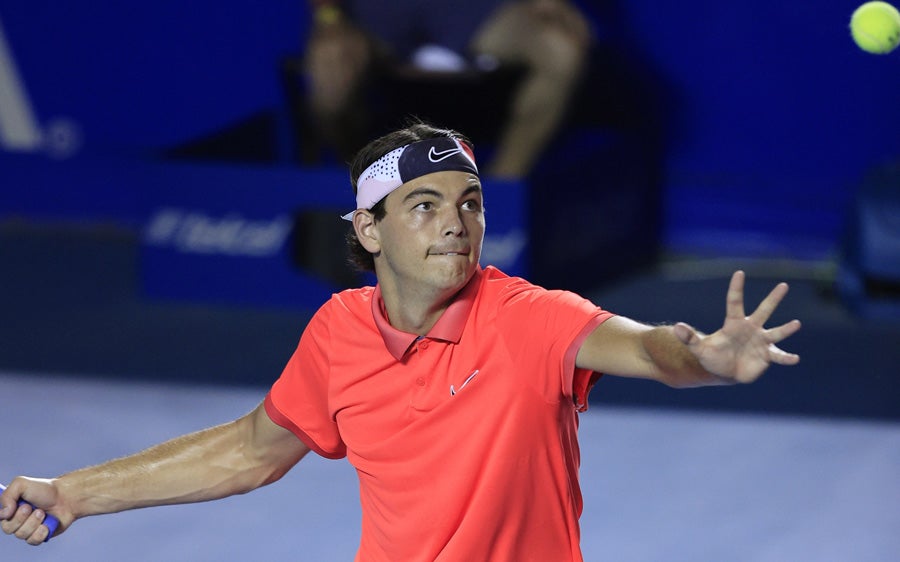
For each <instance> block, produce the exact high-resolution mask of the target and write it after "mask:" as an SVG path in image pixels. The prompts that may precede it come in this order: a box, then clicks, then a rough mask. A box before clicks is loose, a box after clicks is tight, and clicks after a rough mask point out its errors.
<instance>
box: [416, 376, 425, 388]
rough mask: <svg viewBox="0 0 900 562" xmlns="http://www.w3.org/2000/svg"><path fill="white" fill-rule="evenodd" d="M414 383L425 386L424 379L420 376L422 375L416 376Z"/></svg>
mask: <svg viewBox="0 0 900 562" xmlns="http://www.w3.org/2000/svg"><path fill="white" fill-rule="evenodd" d="M416 384H417V385H419V386H425V379H424V378H422V377H419V378H417V379H416Z"/></svg>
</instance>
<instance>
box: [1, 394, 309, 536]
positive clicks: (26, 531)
mask: <svg viewBox="0 0 900 562" xmlns="http://www.w3.org/2000/svg"><path fill="white" fill-rule="evenodd" d="M307 452H309V448H308V447H306V445H304V444H303V442H302V441H300V440H299V439H297V437H296V436H295V435H294V434H293V433H291V432H290V431H288V430H286V429H284V428H282V427H280V426H278V425H276V424H275V423H274V422H272V420H271V419H269V416H268V415H267V414H266V412H265V408H264V407H263V405H262V404H260V405H259V406H258V407H257V408H256V409H255V410H253V411H252V412H250V413H249V414H247V415H246V416H243V417H241V418H239V419H237V420H235V421H232V422H229V423H226V424H223V425H219V426H216V427H212V428H209V429H205V430H203V431H199V432H197V433H192V434H189V435H185V436H182V437H178V438H175V439H173V440H171V441H167V442H165V443H162V444H160V445H156V446H154V447H151V448H149V449H146V450H144V451H142V452H140V453H137V454H134V455H131V456H128V457H123V458H120V459H115V460H111V461H108V462H105V463H103V464H100V465H97V466H93V467H89V468H83V469H81V470H77V471H75V472H71V473H68V474H65V475H63V476H60V477H59V478H55V479H33V478H24V477H19V478H16V479H15V480H13V481H12V482H10V485H9V487H8V488H7V490H6V492H4V493H3V495H2V496H0V527H2V529H3V531H4V532H5V533H7V534H15V535H16V537H18V538H20V539H23V540H26V541H27V542H28V543H29V544H33V545H38V544H41V542H43V540H44V539H45V538H46V536H47V527H45V526H43V525H41V522H42V521H43V519H44V514H45V513H52V514H53V515H55V516H56V517H57V518H58V519H59V521H60V530H59V531H58V533H61V532H63V531H64V530H65V529H67V528H68V527H69V526H70V525H71V524H72V523H73V522H74V521H75V520H76V519H79V518H81V517H87V516H89V515H99V514H103V513H115V512H118V511H125V510H128V509H136V508H140V507H151V506H158V505H169V504H176V503H193V502H201V501H209V500H214V499H219V498H223V497H227V496H231V495H235V494H243V493H246V492H249V491H251V490H253V489H256V488H258V487H260V486H264V485H266V484H269V483H271V482H274V481H276V480H278V479H279V478H281V477H282V476H283V475H284V474H285V473H286V472H287V471H288V470H290V468H291V467H292V466H294V465H295V464H296V463H297V462H299V461H300V459H302V458H303V456H304V455H306V453H307ZM20 499H22V500H26V501H28V502H30V503H31V504H32V505H34V506H35V507H36V509H35V510H34V511H32V509H31V508H30V507H28V506H27V505H26V506H21V507H18V509H17V506H16V504H17V502H18V501H19V500H20Z"/></svg>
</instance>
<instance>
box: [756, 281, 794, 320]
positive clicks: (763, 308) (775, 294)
mask: <svg viewBox="0 0 900 562" xmlns="http://www.w3.org/2000/svg"><path fill="white" fill-rule="evenodd" d="M787 293H788V284H787V283H779V284H778V285H775V288H774V289H772V290H771V291H770V292H769V294H768V295H766V298H764V299H763V301H762V302H761V303H759V306H757V307H756V310H754V311H753V314H751V315H750V319H751V320H752V321H753V322H754V323H756V324H757V325H759V326H762V325H763V324H765V323H766V322H767V321H768V320H769V318H770V317H771V316H772V313H773V312H775V309H776V308H778V305H779V304H780V303H781V299H783V298H784V296H785V295H786V294H787Z"/></svg>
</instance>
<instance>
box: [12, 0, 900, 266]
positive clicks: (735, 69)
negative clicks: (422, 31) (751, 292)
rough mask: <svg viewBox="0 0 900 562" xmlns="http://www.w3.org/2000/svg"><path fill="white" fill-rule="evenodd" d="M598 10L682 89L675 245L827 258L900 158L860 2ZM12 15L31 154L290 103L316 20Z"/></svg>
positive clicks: (191, 12) (197, 11)
mask: <svg viewBox="0 0 900 562" xmlns="http://www.w3.org/2000/svg"><path fill="white" fill-rule="evenodd" d="M582 4H583V6H584V7H585V9H586V10H587V11H588V12H589V13H590V14H591V16H592V17H593V19H594V20H595V23H596V28H597V30H598V36H599V37H600V38H601V40H602V41H605V42H612V43H617V44H620V45H622V46H624V48H626V49H627V50H628V51H629V52H630V53H631V54H632V55H633V56H634V58H635V61H637V62H636V63H635V64H638V63H639V64H644V65H646V67H647V69H651V70H652V72H654V73H656V74H657V75H658V76H660V77H661V78H662V79H663V80H664V81H665V82H666V83H667V84H668V85H669V90H668V91H667V93H666V95H667V96H669V97H671V100H670V101H671V102H672V103H671V105H672V108H673V115H672V118H673V120H674V127H673V129H672V134H671V143H670V145H669V152H668V158H667V163H666V186H665V196H666V205H665V220H666V224H665V235H666V242H667V243H668V244H669V245H670V246H672V247H675V248H686V249H698V248H700V249H703V248H704V247H705V246H707V245H709V244H710V240H715V241H716V244H718V247H719V248H721V247H727V248H731V249H732V250H733V251H734V250H740V251H752V252H757V253H758V252H763V253H766V252H768V253H776V254H789V255H798V254H799V255H806V256H809V255H812V256H816V257H821V256H823V255H827V254H828V253H829V252H830V251H831V250H832V248H833V245H834V242H835V240H836V238H837V237H838V236H839V235H840V229H841V228H842V225H843V220H844V209H845V206H846V204H847V203H848V201H849V200H850V198H851V196H852V193H853V191H854V189H855V186H856V185H857V184H858V183H859V182H860V180H861V179H862V178H863V176H864V175H865V174H866V173H867V172H868V171H869V170H870V169H872V168H874V167H878V166H881V165H884V164H885V163H886V162H889V161H891V160H892V159H893V160H895V159H897V158H898V155H900V134H898V133H900V104H898V103H896V100H897V92H898V91H900V53H894V54H892V55H888V56H872V55H868V54H865V53H863V52H861V51H860V50H858V49H857V48H856V47H855V46H854V45H853V43H852V41H851V40H850V38H849V34H848V30H847V23H848V21H849V16H850V13H851V12H852V10H853V9H854V8H855V7H856V5H857V2H855V1H854V0H825V1H817V2H799V3H788V4H785V3H783V2H779V1H775V0H761V1H754V2H744V1H742V2H727V3H725V2H715V1H712V0H689V1H686V2H678V3H668V2H651V1H648V0H631V1H629V2H621V3H619V4H618V5H616V4H612V3H609V2H588V1H583V2H582ZM0 22H2V28H3V30H4V31H5V36H6V42H7V44H8V47H9V50H10V54H11V56H12V59H11V60H13V61H14V63H15V65H16V67H17V68H18V72H19V75H20V77H21V85H22V86H23V87H24V88H25V91H26V94H27V97H28V99H29V100H30V103H31V109H32V111H33V113H34V116H35V117H36V119H37V123H38V125H39V126H40V127H41V129H42V130H43V131H44V133H45V135H46V139H45V143H44V146H43V147H42V148H39V149H38V148H36V149H31V150H30V151H35V150H36V151H37V152H39V153H41V154H55V155H56V157H59V156H60V155H62V156H68V157H73V156H75V157H77V156H79V155H80V156H83V155H87V154H103V155H129V156H132V155H142V154H146V153H148V152H152V151H154V150H159V149H162V148H166V147H171V146H174V145H177V144H179V143H184V142H187V141H190V140H191V139H194V138H197V137H200V136H203V135H206V134H209V133H212V132H214V131H217V130H220V129H222V128H224V127H227V126H229V125H230V124H232V123H234V122H236V121H239V120H241V119H244V118H246V117H247V116H248V115H251V114H254V113H256V112H259V111H264V110H273V109H274V110H280V109H283V108H284V103H285V101H284V98H283V95H282V92H281V90H280V86H279V83H278V75H277V71H276V68H277V64H278V61H279V59H280V58H281V57H282V56H283V55H285V54H288V53H296V52H297V51H298V50H299V49H300V46H301V45H302V43H303V36H304V34H305V30H306V22H307V15H306V8H305V3H304V2H302V1H299V0H295V1H290V2H289V1H286V0H274V1H271V2H250V1H248V0H230V1H228V2H225V3H222V2H210V1H208V0H198V1H196V2H192V3H190V4H185V3H183V2H174V1H171V0H164V1H162V2H156V3H151V4H147V3H131V2H125V3H122V2H113V1H111V0H98V1H97V2H92V3H91V4H90V6H88V5H84V4H73V3H62V4H60V3H57V2H48V1H46V0H35V1H32V2H14V1H11V0H3V2H2V3H0ZM10 148H12V147H10V146H6V147H5V150H4V153H5V154H9V153H10ZM4 153H0V155H3V154H4ZM0 165H2V162H0ZM0 181H2V180H0ZM2 183H3V184H4V185H3V186H2V190H3V191H5V192H6V195H5V197H4V198H8V197H11V196H12V197H25V198H27V197H28V190H27V188H24V189H22V188H20V187H17V186H14V185H11V184H10V183H9V182H6V181H3V182H2ZM60 189H61V190H64V189H65V186H60ZM13 190H15V192H16V193H10V192H11V191H13ZM85 203H86V204H89V203H90V202H85ZM2 209H3V207H2V206H0V211H2ZM715 249H716V248H713V250H715Z"/></svg>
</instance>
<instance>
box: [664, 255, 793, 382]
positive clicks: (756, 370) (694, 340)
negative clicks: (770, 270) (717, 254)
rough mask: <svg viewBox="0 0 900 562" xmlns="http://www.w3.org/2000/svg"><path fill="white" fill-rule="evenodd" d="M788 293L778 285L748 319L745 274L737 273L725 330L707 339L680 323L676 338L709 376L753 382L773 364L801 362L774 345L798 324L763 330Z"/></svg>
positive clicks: (676, 329)
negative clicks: (686, 347) (745, 311)
mask: <svg viewBox="0 0 900 562" xmlns="http://www.w3.org/2000/svg"><path fill="white" fill-rule="evenodd" d="M787 292H788V286H787V283H779V284H778V285H776V286H775V288H774V289H772V291H771V292H770V293H769V294H768V296H766V298H765V299H763V301H762V302H761V303H760V304H759V306H758V307H756V310H754V311H753V313H752V314H751V315H750V316H746V315H745V313H744V272H743V271H736V272H735V273H734V275H732V276H731V283H730V284H729V286H728V295H727V297H726V308H725V324H724V325H723V326H722V328H721V329H719V330H718V331H717V332H715V333H713V334H709V335H705V334H701V333H700V332H698V331H696V330H695V329H693V328H692V327H690V326H688V325H687V324H684V323H678V324H676V325H675V326H674V330H675V335H676V336H677V337H678V339H680V340H681V341H682V342H683V343H685V344H686V345H687V346H688V349H690V351H691V353H693V354H694V356H695V357H696V358H697V360H698V361H699V362H700V364H701V365H702V366H703V368H704V369H706V370H707V371H709V372H710V373H712V374H714V375H716V376H718V377H721V378H722V379H725V380H730V381H733V382H740V383H748V382H753V381H755V380H756V379H757V378H759V377H760V375H762V374H763V372H765V370H766V369H767V368H768V367H769V365H770V364H772V363H777V364H779V365H795V364H797V363H798V362H799V361H800V356H799V355H797V354H794V353H787V352H785V351H782V350H781V349H779V348H778V347H777V346H776V345H775V344H777V343H779V342H780V341H782V340H784V339H785V338H788V337H790V336H791V335H793V334H794V333H795V332H797V330H799V329H800V321H799V320H792V321H790V322H788V323H786V324H782V325H781V326H776V327H774V328H769V329H766V328H765V327H764V324H765V323H766V321H768V320H769V318H770V317H771V316H772V313H773V312H775V309H776V308H777V307H778V304H779V303H780V302H781V299H783V298H784V296H785V295H786V294H787Z"/></svg>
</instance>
